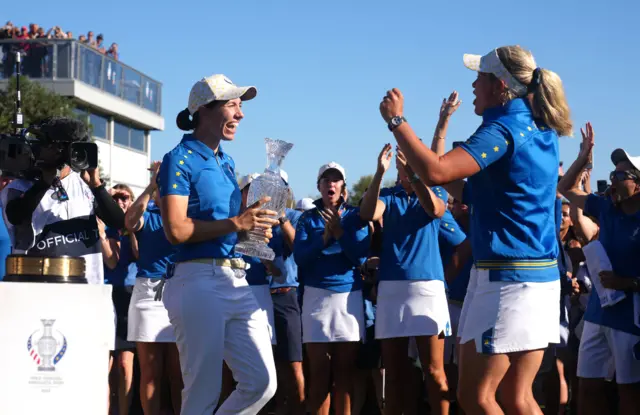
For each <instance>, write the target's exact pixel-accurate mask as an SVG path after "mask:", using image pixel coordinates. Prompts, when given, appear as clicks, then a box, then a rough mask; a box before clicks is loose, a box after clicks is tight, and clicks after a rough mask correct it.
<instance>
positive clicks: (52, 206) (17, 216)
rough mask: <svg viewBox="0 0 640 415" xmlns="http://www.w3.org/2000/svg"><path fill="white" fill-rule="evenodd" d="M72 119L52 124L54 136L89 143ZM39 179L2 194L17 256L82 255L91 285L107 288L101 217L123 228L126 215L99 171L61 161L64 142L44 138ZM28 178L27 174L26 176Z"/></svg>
mask: <svg viewBox="0 0 640 415" xmlns="http://www.w3.org/2000/svg"><path fill="white" fill-rule="evenodd" d="M77 123H78V122H77V121H75V120H71V119H57V120H56V119H54V120H51V121H49V125H48V127H49V128H50V129H49V133H50V134H51V135H53V136H54V137H60V136H61V135H63V134H65V133H66V132H69V131H70V129H71V131H73V132H74V133H78V134H77V135H76V136H73V137H72V136H71V135H69V137H70V141H73V142H78V141H80V142H81V141H87V138H88V136H87V134H86V129H85V128H84V125H80V126H79V125H77ZM40 144H41V146H40V148H39V152H38V167H37V170H38V171H37V173H35V174H33V176H34V179H33V180H30V179H25V178H22V179H17V180H14V181H13V182H12V183H11V184H9V185H8V186H7V187H6V188H5V189H4V190H3V191H2V193H1V194H0V203H2V206H3V207H5V209H4V210H3V218H4V221H5V224H6V225H7V229H8V231H9V236H10V238H11V242H12V247H13V253H14V254H25V255H28V256H47V257H60V256H63V255H67V256H71V257H83V258H84V259H85V261H86V279H87V281H88V282H89V284H102V283H103V281H104V270H103V265H102V255H101V243H100V232H99V229H98V223H97V220H96V215H97V216H98V217H99V218H100V219H102V221H103V222H104V223H105V224H107V226H109V227H112V228H115V229H121V228H123V227H124V213H123V211H122V209H120V207H119V206H118V204H117V203H116V202H115V201H114V200H113V198H112V197H111V196H110V195H109V193H108V191H107V190H106V189H105V186H104V183H102V181H101V180H100V177H99V173H98V170H97V169H95V168H88V169H86V170H82V171H81V172H77V171H74V170H72V169H71V167H70V166H69V161H68V160H64V158H61V151H60V145H59V141H56V140H55V139H54V140H52V139H50V138H49V139H44V140H43V139H42V138H41V139H40ZM23 176H24V175H23Z"/></svg>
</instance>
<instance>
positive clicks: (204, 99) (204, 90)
mask: <svg viewBox="0 0 640 415" xmlns="http://www.w3.org/2000/svg"><path fill="white" fill-rule="evenodd" d="M256 95H258V90H257V89H256V87H255V86H236V85H235V84H234V83H233V82H231V80H230V79H229V78H227V77H226V76H224V75H222V74H217V75H211V76H209V77H207V78H202V79H201V80H199V81H198V82H196V83H195V85H193V87H192V88H191V92H190V93H189V106H188V107H187V108H188V109H189V113H190V114H191V115H193V114H195V112H196V111H198V108H200V107H201V106H203V105H207V104H208V103H210V102H212V101H228V100H230V99H236V98H240V99H242V100H243V101H249V100H250V99H254V98H255V97H256Z"/></svg>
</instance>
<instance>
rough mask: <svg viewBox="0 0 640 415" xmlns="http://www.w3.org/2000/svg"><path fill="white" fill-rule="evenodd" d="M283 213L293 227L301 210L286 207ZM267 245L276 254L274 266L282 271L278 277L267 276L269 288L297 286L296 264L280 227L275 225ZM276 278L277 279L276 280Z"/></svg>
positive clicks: (298, 218) (300, 214)
mask: <svg viewBox="0 0 640 415" xmlns="http://www.w3.org/2000/svg"><path fill="white" fill-rule="evenodd" d="M285 215H286V216H287V218H289V221H290V222H291V226H293V228H294V229H295V228H296V227H297V226H298V221H299V220H300V216H302V212H298V211H297V210H294V209H286V210H285ZM269 246H270V247H271V249H273V251H274V252H275V254H276V258H275V260H274V262H275V264H276V266H277V267H278V268H280V270H281V271H282V274H283V275H282V276H281V277H278V278H272V277H269V280H270V285H271V288H283V287H297V286H298V285H299V284H298V264H296V260H295V258H294V257H293V252H292V251H291V249H290V248H289V246H288V245H287V244H286V243H285V241H284V236H283V234H282V228H281V227H280V226H276V227H274V228H273V237H272V238H271V241H269ZM276 280H277V281H276Z"/></svg>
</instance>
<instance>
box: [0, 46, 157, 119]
mask: <svg viewBox="0 0 640 415" xmlns="http://www.w3.org/2000/svg"><path fill="white" fill-rule="evenodd" d="M17 51H20V52H21V53H22V67H21V71H22V74H23V75H26V76H28V77H29V78H32V79H51V80H56V79H76V80H78V81H82V82H84V83H85V84H88V85H91V86H92V87H95V88H98V89H100V90H102V91H104V92H106V93H108V94H110V95H113V96H116V97H119V98H121V99H124V100H125V101H128V102H130V103H132V104H135V105H138V106H140V107H142V108H146V109H147V110H149V111H152V112H155V113H156V114H160V111H161V107H160V101H161V99H160V98H161V96H162V84H161V83H160V82H158V81H154V80H153V79H151V78H150V77H148V76H146V75H145V74H143V73H142V72H139V71H136V70H135V69H133V68H132V67H130V66H127V65H125V64H123V63H122V62H120V61H117V60H115V59H112V58H110V57H108V56H106V55H104V54H102V53H100V52H98V51H97V50H96V49H93V48H91V47H89V46H87V45H85V44H82V43H80V42H78V41H76V40H68V39H34V40H22V39H20V40H19V39H9V40H0V80H2V79H8V78H10V77H11V76H13V75H14V73H15V67H16V64H15V52H17Z"/></svg>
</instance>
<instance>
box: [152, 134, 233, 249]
mask: <svg viewBox="0 0 640 415" xmlns="http://www.w3.org/2000/svg"><path fill="white" fill-rule="evenodd" d="M158 188H159V190H160V196H161V197H165V196H169V195H178V196H188V197H189V202H188V207H187V216H188V217H189V218H192V219H196V220H201V221H215V220H223V219H228V218H232V217H234V216H238V215H239V214H240V204H241V202H242V196H241V195H240V188H238V182H237V181H236V176H235V163H234V162H233V159H232V158H231V157H230V156H229V155H228V154H227V153H225V152H224V150H223V149H222V146H220V147H219V148H218V152H217V153H214V152H213V150H212V149H211V148H209V147H208V146H207V145H206V144H204V143H203V142H202V141H200V140H198V139H197V138H196V137H195V136H193V135H192V134H185V135H184V137H183V139H182V141H181V142H180V144H178V145H177V146H176V148H174V149H173V150H171V151H170V152H169V153H167V154H166V155H165V156H164V159H163V161H162V166H161V167H160V173H159V174H158ZM237 239H238V237H237V234H236V233H230V234H228V235H225V236H221V237H219V238H215V239H211V240H209V241H205V242H197V243H190V244H182V245H179V246H178V252H177V255H176V257H175V260H176V262H183V261H189V260H193V259H200V258H237V257H239V256H240V255H239V254H235V253H234V251H233V248H234V246H235V244H236V241H237Z"/></svg>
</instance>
